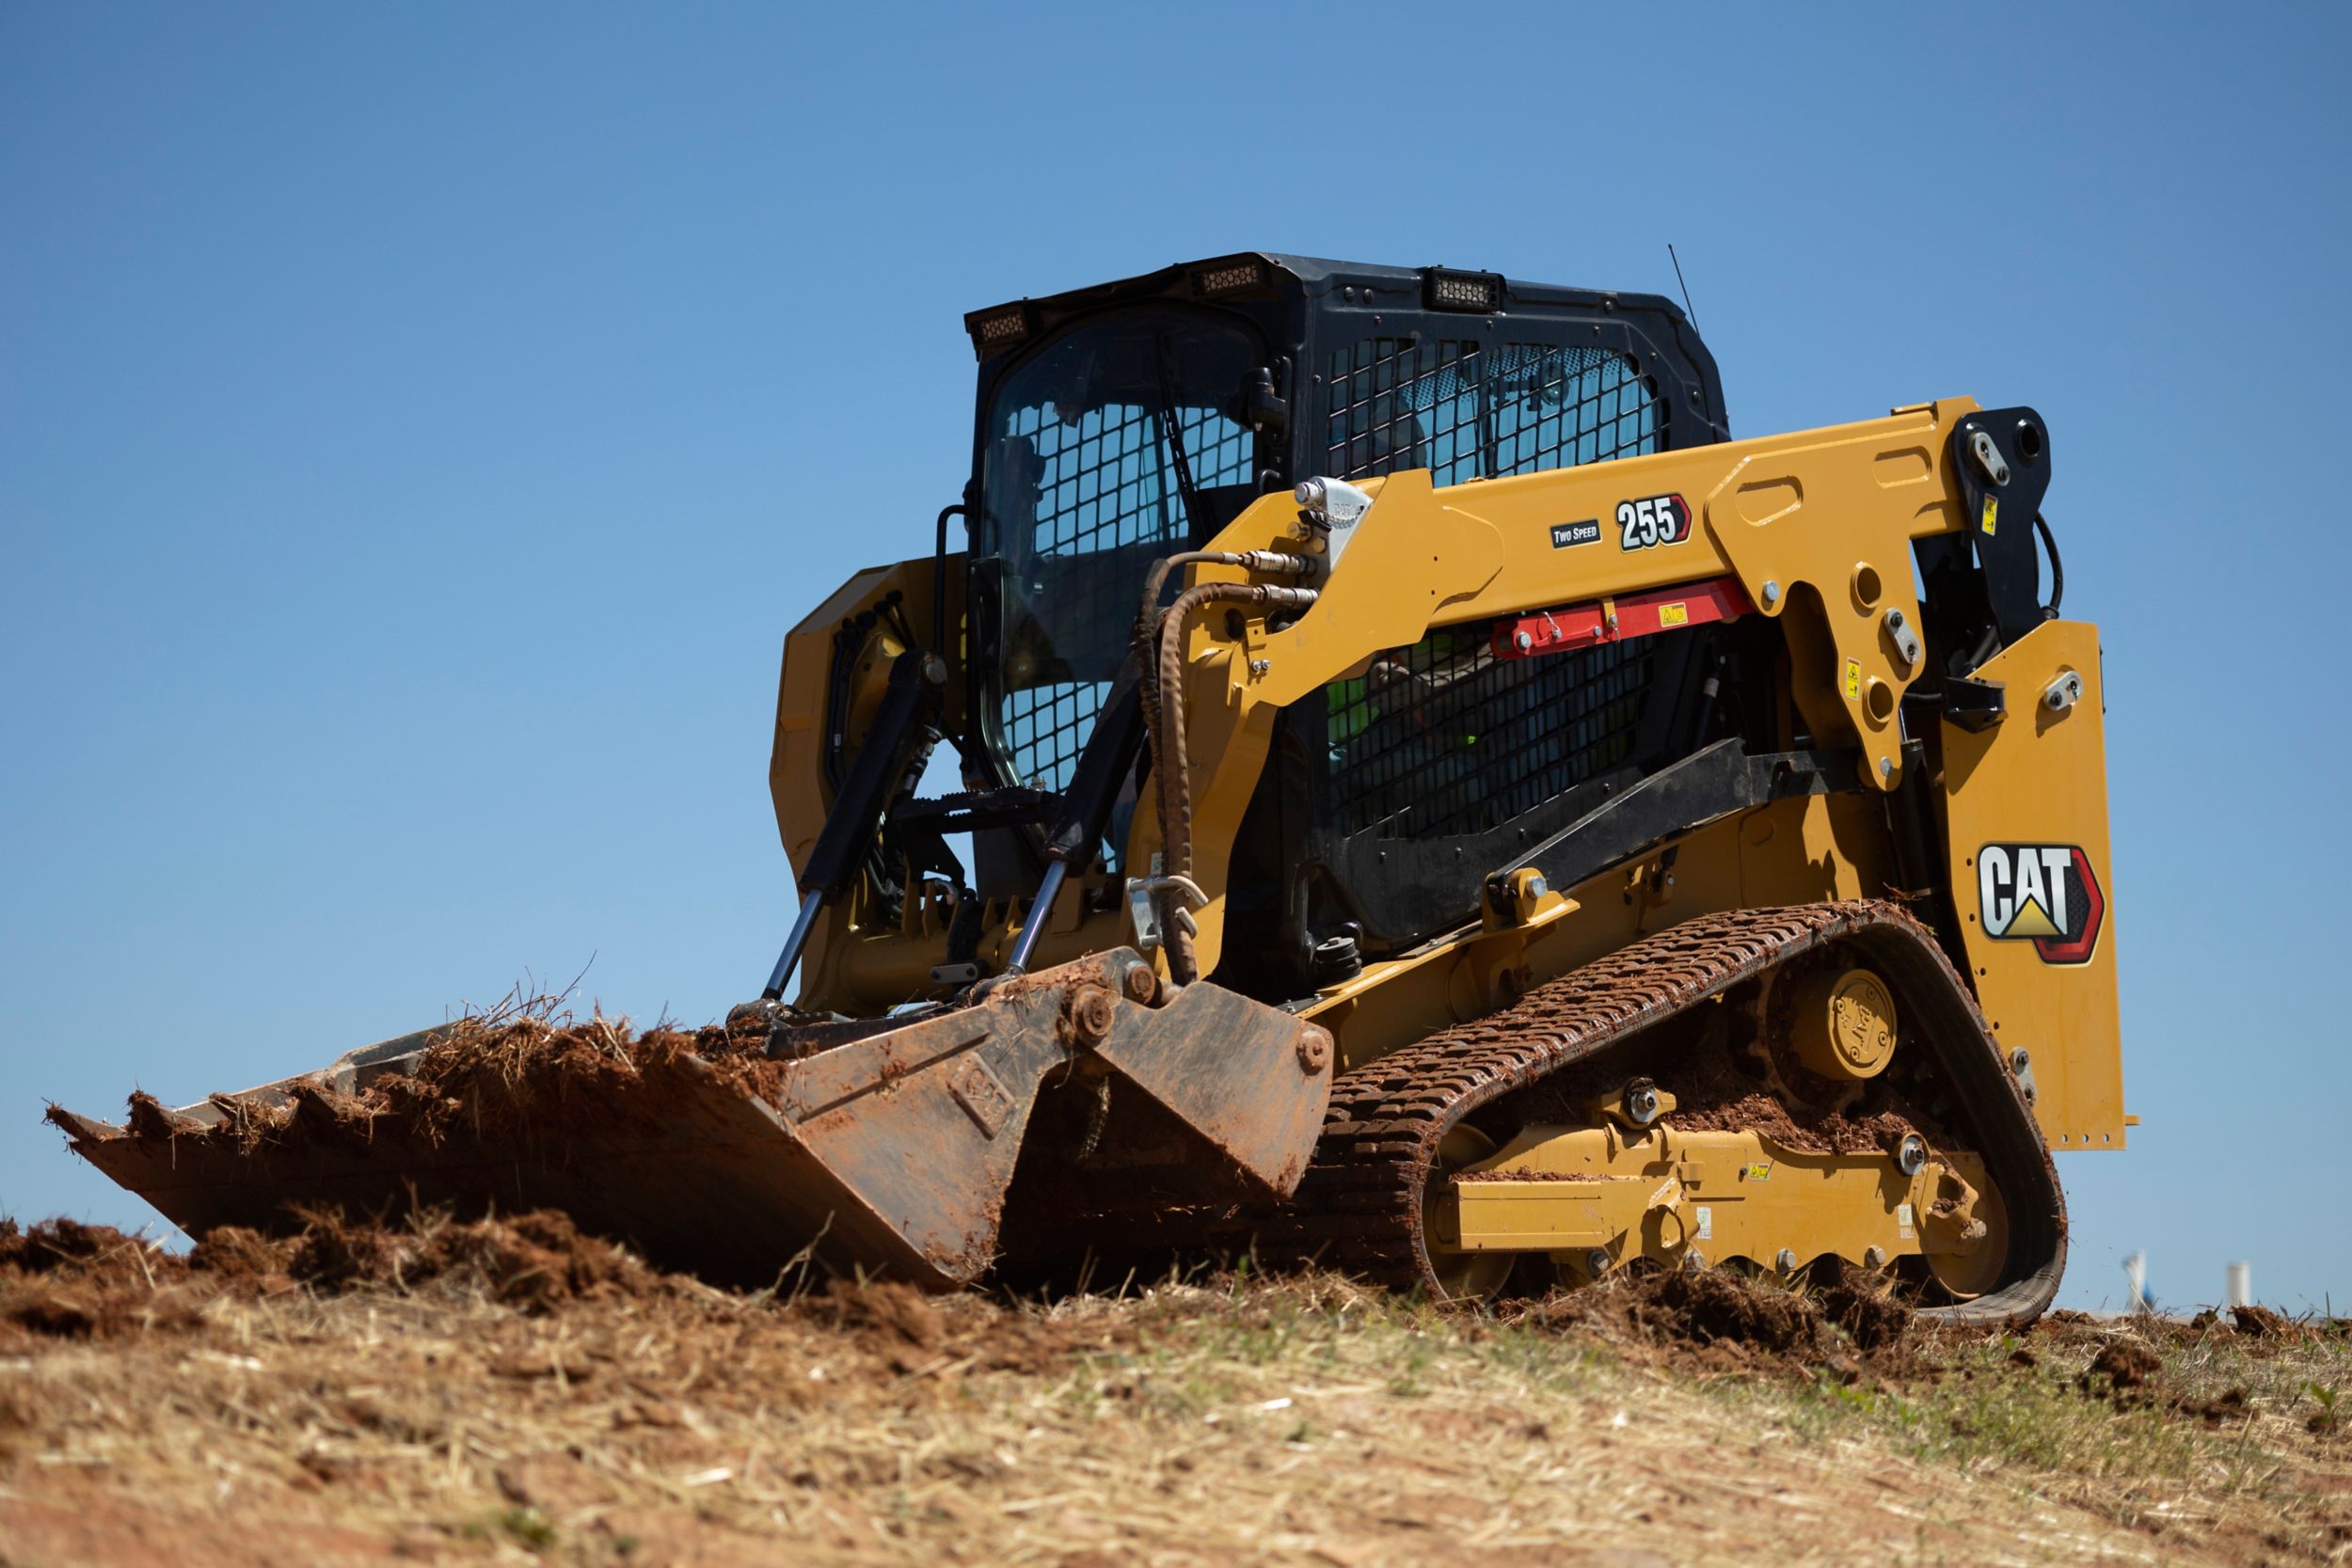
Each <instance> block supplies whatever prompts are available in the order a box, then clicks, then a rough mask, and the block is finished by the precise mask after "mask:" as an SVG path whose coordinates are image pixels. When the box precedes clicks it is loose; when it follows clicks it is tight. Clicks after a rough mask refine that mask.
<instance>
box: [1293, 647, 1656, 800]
mask: <svg viewBox="0 0 2352 1568" xmlns="http://www.w3.org/2000/svg"><path fill="white" fill-rule="evenodd" d="M1651 663H1652V659H1651V657H1650V654H1649V651H1648V645H1647V644H1645V643H1638V642H1613V643H1607V644H1604V645H1602V646H1600V647H1597V648H1584V649H1579V650H1577V651H1575V652H1573V653H1564V654H1554V655H1548V656H1546V657H1541V658H1520V659H1498V658H1496V657H1494V654H1493V652H1492V650H1491V649H1490V648H1489V646H1488V645H1487V643H1486V640H1485V638H1484V637H1483V635H1481V631H1480V630H1478V629H1472V628H1468V627H1465V628H1458V629H1451V630H1444V631H1438V632H1434V633H1432V634H1431V635H1430V636H1428V637H1426V638H1424V639H1422V641H1419V642H1416V643H1414V644H1413V645H1412V646H1411V647H1409V648H1398V649H1395V650H1393V651H1391V652H1389V653H1385V654H1382V655H1380V656H1378V657H1375V659H1374V660H1373V663H1372V668H1371V669H1370V670H1368V671H1367V672H1366V673H1364V675H1363V677H1362V678H1361V679H1359V680H1352V681H1341V682H1338V683H1337V684H1335V685H1333V686H1331V687H1330V688H1328V697H1329V701H1330V728H1329V732H1328V733H1329V736H1330V745H1331V795H1332V804H1331V811H1332V817H1333V821H1334V825H1335V826H1336V827H1337V828H1338V829H1339V831H1340V832H1343V833H1357V832H1362V831H1364V830H1365V829H1367V828H1375V827H1376V828H1378V829H1379V830H1380V836H1381V837H1383V838H1431V837H1440V836H1447V835H1454V834H1463V833H1480V832H1486V831H1488V830H1489V829H1493V828H1498V827H1501V826H1502V824H1503V823H1505V822H1507V821H1509V820H1510V819H1511V818H1513V817H1515V816H1518V815H1520V814H1521V813H1523V812H1529V811H1533V810H1534V809H1535V808H1536V807H1537V806H1540V805H1542V804H1543V803H1544V802H1545V801H1547V800H1550V799H1551V798H1552V797H1553V796H1555V795H1558V794H1559V793H1560V792H1561V791H1562V790H1565V789H1570V788H1573V787H1574V786H1575V785H1577V784H1582V783H1583V782H1584V781H1586V780H1587V779H1591V778H1594V777H1597V775H1599V774H1601V773H1605V772H1607V771H1608V770H1609V769H1611V768H1615V767H1617V766H1619V765H1620V764H1622V763H1625V762H1628V761H1629V760H1631V758H1632V755H1633V742H1634V735H1635V731H1636V729H1637V727H1638V726H1639V724H1640V722H1641V718H1642V709H1643V704H1644V701H1645V697H1646V695H1647V692H1648V689H1649V680H1650V667H1651Z"/></svg>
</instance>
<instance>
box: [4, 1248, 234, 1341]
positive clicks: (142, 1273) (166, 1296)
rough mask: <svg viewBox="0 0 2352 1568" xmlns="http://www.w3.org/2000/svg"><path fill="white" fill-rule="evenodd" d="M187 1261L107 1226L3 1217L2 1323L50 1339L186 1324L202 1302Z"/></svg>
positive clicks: (22, 1331)
mask: <svg viewBox="0 0 2352 1568" xmlns="http://www.w3.org/2000/svg"><path fill="white" fill-rule="evenodd" d="M187 1274H188V1265H187V1263H186V1261H185V1259H179V1258H175V1257H172V1256H171V1255H170V1254H168V1253H166V1252H164V1251H162V1250H161V1249H159V1248H157V1247H156V1246H154V1245H153V1244H152V1243H149V1242H148V1241H146V1240H145V1239H143V1238H141V1237H137V1236H130V1235H125V1234H124V1233H123V1232H121V1231H119V1230H117V1229H115V1228H114V1227H111V1226H103V1225H83V1224H81V1223H80V1222H79V1221H76V1220H68V1219H54V1220H43V1221H41V1222H40V1224H38V1225H35V1226H34V1227H31V1228H30V1229H29V1230H20V1229H19V1228H18V1227H17V1225H16V1223H15V1222H14V1221H12V1220H0V1325H5V1326H6V1327H9V1328H13V1329H15V1330H16V1331H18V1332H19V1333H24V1334H32V1335H39V1336H44V1337H47V1338H93V1337H97V1336H102V1335H105V1334H111V1333H115V1332H118V1331H120V1330H122V1329H124V1328H127V1327H134V1326H135V1327H151V1326H170V1325H173V1324H179V1323H185V1322H187V1321H189V1319H190V1318H191V1317H192V1316H193V1314H194V1312H195V1310H196V1307H198V1306H199V1304H200V1303H199V1301H198V1300H197V1299H194V1298H192V1296H191V1294H190V1292H188V1291H186V1290H185V1289H184V1288H183V1281H184V1280H185V1279H186V1277H187Z"/></svg>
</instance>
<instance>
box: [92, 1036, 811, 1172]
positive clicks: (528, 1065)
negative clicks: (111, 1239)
mask: <svg viewBox="0 0 2352 1568" xmlns="http://www.w3.org/2000/svg"><path fill="white" fill-rule="evenodd" d="M766 1044H767V1032H766V1029H765V1027H764V1026H756V1025H754V1024H751V1023H742V1024H732V1025H729V1024H714V1025H711V1026H708V1027H706V1028H702V1029H695V1030H685V1029H675V1028H667V1027H656V1028H652V1029H647V1030H644V1031H642V1032H641V1031H638V1030H636V1029H635V1028H633V1027H632V1026H631V1025H630V1024H629V1022H628V1020H626V1019H612V1018H606V1017H603V1016H602V1015H600V1014H599V1015H596V1016H592V1017H590V1018H588V1019H586V1020H574V1019H572V1018H570V1017H569V1016H568V1015H558V1016H555V1017H540V1016H525V1017H486V1018H464V1019H459V1020H458V1021H457V1022H453V1023H451V1024H448V1025H446V1026H444V1027H443V1028H442V1029H440V1030H438V1031H437V1038H436V1040H435V1043H433V1044H432V1045H431V1046H430V1047H429V1048H428V1049H427V1050H425V1052H424V1053H422V1054H421V1056H419V1057H418V1058H417V1059H416V1061H415V1064H414V1066H413V1067H412V1068H411V1069H410V1070H409V1071H407V1072H405V1073H400V1072H389V1073H387V1074H385V1075H384V1076H383V1077H380V1078H378V1079H376V1080H375V1081H374V1082H373V1083H371V1084H369V1085H367V1086H366V1087H365V1088H363V1089H361V1090H359V1091H358V1093H357V1094H343V1093H341V1092H339V1091H336V1090H334V1089H331V1088H328V1087H326V1085H325V1084H324V1083H323V1082H321V1081H318V1080H315V1079H314V1080H311V1081H307V1082H305V1081H296V1082H292V1083H289V1084H288V1085H286V1086H285V1090H284V1098H283V1101H281V1102H275V1103H273V1102H271V1101H269V1100H267V1099H265V1098H262V1097H255V1098H249V1099H239V1098H236V1097H231V1096H222V1095H215V1096H214V1097H212V1101H211V1104H212V1106H213V1108H214V1109H215V1111H217V1112H218V1113H219V1114H220V1119H218V1120H216V1121H213V1122H210V1123H205V1122H199V1121H197V1120H192V1119H189V1118H187V1117H181V1116H179V1115H178V1114H176V1113H175V1112H173V1111H171V1110H169V1109H168V1108H167V1107H165V1106H164V1105H163V1104H161V1103H160V1102H158V1101H156V1100H155V1099H154V1098H153V1097H152V1096H151V1095H147V1094H143V1093H135V1094H133V1095H132V1096H131V1097H130V1103H129V1109H128V1113H127V1115H126V1116H125V1117H124V1131H123V1132H122V1133H121V1134H119V1135H120V1136H124V1137H130V1138H135V1139H139V1140H141V1141H144V1142H149V1143H163V1142H176V1143H179V1144H182V1145H183V1146H184V1145H185V1144H187V1143H190V1142H194V1143H198V1144H200V1145H204V1146H208V1147H212V1148H220V1149H223V1150H227V1151H232V1152H236V1153H242V1154H249V1153H252V1152H253V1151H255V1150H257V1149H261V1148H274V1147H294V1148H302V1147H308V1146H312V1145H320V1146H329V1147H332V1146H337V1145H342V1144H348V1143H351V1142H355V1141H373V1140H376V1139H379V1138H405V1139H411V1140H415V1141H416V1142H418V1143H421V1144H422V1145H424V1146H427V1147H432V1146H437V1145H438V1144H440V1143H442V1142H443V1141H444V1140H446V1139H448V1138H450V1137H452V1136H453V1135H457V1134H458V1133H459V1132H461V1131H462V1132H463V1134H464V1135H465V1136H468V1137H471V1138H476V1139H485V1140H492V1141H495V1140H501V1139H505V1140H510V1141H511V1140H514V1139H518V1138H526V1137H538V1138H546V1137H549V1136H555V1135H558V1134H560V1130H561V1129H562V1128H564V1126H566V1125H567V1124H571V1123H576V1122H580V1121H581V1120H583V1119H588V1118H591V1117H594V1116H596V1115H597V1114H598V1113H599V1112H600V1111H602V1112H604V1113H608V1114H609V1113H612V1112H613V1111H614V1110H616V1109H618V1110H620V1112H621V1114H624V1115H625V1114H627V1113H626V1109H625V1107H626V1105H627V1103H628V1100H629V1098H630V1096H631V1094H632V1093H633V1092H635V1091H638V1090H640V1089H642V1088H643V1087H644V1085H645V1084H646V1082H647V1081H648V1080H650V1079H659V1078H660V1077H662V1076H664V1075H666V1074H675V1073H678V1072H682V1071H689V1070H702V1071H715V1072H716V1073H717V1074H718V1075H719V1076H720V1078H721V1079H722V1080H723V1081H724V1082H726V1083H727V1084H729V1085H732V1086H734V1087H736V1088H737V1089H739V1090H740V1091H741V1092H744V1093H747V1094H756V1095H761V1096H763V1097H768V1096H772V1095H773V1093H774V1092H775V1091H776V1088H777V1085H778V1084H779V1083H780V1081H781V1074H782V1067H781V1065H780V1064H778V1063H774V1062H771V1061H769V1060H768V1058H767V1054H766V1049H765V1048H766ZM690 1059H691V1068H690V1066H689V1062H690ZM49 1119H50V1120H51V1121H52V1122H55V1123H56V1125H57V1126H58V1127H60V1128H62V1129H63V1130H64V1131H65V1132H67V1133H68V1135H69V1136H72V1137H75V1138H80V1137H82V1136H83V1134H82V1133H81V1132H78V1131H77V1130H76V1128H75V1126H74V1123H73V1118H72V1117H70V1116H68V1115H66V1114H65V1113H64V1112H63V1111H61V1110H59V1109H58V1108H57V1107H55V1106H52V1107H51V1109H50V1113H49Z"/></svg>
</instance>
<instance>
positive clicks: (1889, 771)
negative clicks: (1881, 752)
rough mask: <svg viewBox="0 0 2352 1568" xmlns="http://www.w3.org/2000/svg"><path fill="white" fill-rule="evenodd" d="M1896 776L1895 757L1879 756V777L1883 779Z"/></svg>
mask: <svg viewBox="0 0 2352 1568" xmlns="http://www.w3.org/2000/svg"><path fill="white" fill-rule="evenodd" d="M1894 776H1895V759H1894V758H1893V757H1881V758H1879V777H1880V778H1882V779H1891V778H1893V777H1894Z"/></svg>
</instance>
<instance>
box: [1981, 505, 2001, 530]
mask: <svg viewBox="0 0 2352 1568" xmlns="http://www.w3.org/2000/svg"><path fill="white" fill-rule="evenodd" d="M2000 519H2001V498H2000V497H1998V496H1987V497H1985V498H1984V522H1983V525H1982V526H1983V529H1984V531H1985V532H1987V533H1990V532H1992V531H1993V525H1994V523H1996V522H1999V521H2000Z"/></svg>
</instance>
